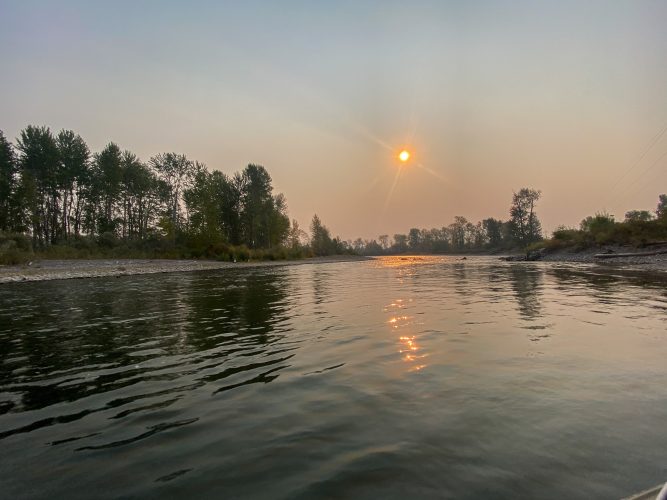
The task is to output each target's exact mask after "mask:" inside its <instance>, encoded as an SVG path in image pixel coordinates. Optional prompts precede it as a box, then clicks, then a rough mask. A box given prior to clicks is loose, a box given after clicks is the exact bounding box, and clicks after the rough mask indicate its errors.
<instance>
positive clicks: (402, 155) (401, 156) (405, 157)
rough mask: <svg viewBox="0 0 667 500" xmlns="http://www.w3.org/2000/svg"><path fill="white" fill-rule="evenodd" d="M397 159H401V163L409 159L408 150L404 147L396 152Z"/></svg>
mask: <svg viewBox="0 0 667 500" xmlns="http://www.w3.org/2000/svg"><path fill="white" fill-rule="evenodd" d="M398 159H399V160H401V161H402V162H403V163H405V162H406V161H408V160H409V159H410V153H408V152H407V151H406V150H405V149H404V150H403V151H401V152H400V153H399V154H398Z"/></svg>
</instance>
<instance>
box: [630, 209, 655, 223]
mask: <svg viewBox="0 0 667 500" xmlns="http://www.w3.org/2000/svg"><path fill="white" fill-rule="evenodd" d="M650 220H653V214H652V213H651V212H649V211H648V210H630V211H629V212H626V213H625V222H648V221H650Z"/></svg>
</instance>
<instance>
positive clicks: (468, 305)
mask: <svg viewBox="0 0 667 500" xmlns="http://www.w3.org/2000/svg"><path fill="white" fill-rule="evenodd" d="M591 269H592V268H590V267H588V266H576V265H572V266H552V267H549V266H531V265H527V264H521V263H517V264H516V265H513V264H512V263H504V262H497V261H496V260H494V259H491V258H483V257H480V258H475V257H469V258H468V259H467V260H466V261H461V260H459V259H458V258H456V257H432V256H416V257H409V256H401V257H395V258H393V257H392V258H383V259H378V260H373V261H365V262H357V263H342V264H315V265H310V266H293V267H272V268H265V269H262V268H252V269H227V270H224V271H213V272H199V273H180V274H166V275H150V276H148V275H147V276H129V277H121V278H114V279H106V278H101V279H94V280H67V281H60V282H58V281H52V282H45V283H21V284H9V285H3V287H0V319H1V320H0V442H1V443H2V446H3V452H4V456H6V457H11V460H7V461H3V462H2V464H1V465H0V474H2V476H3V477H5V478H9V480H8V482H7V484H6V485H5V491H4V492H5V494H6V495H8V496H12V497H31V496H33V497H39V496H41V494H42V493H43V492H46V491H49V492H51V493H53V494H54V495H55V496H59V497H76V496H81V492H89V491H104V492H108V496H109V497H122V496H146V495H149V494H151V495H158V494H159V495H162V496H186V495H192V496H197V497H201V496H210V495H215V496H226V497H267V498H268V497H270V498H280V497H283V498H286V497H289V498H294V497H297V498H298V497H303V498H310V497H314V496H340V497H346V496H349V497H365V496H366V497H373V498H376V497H378V496H383V497H403V496H405V495H407V494H411V495H415V494H416V495H418V496H424V497H430V496H433V497H436V496H444V497H447V496H450V497H458V496H469V497H471V498H473V497H478V496H484V495H488V494H489V492H492V494H493V496H494V498H515V497H519V496H523V497H536V496H539V497H543V498H593V497H599V498H606V497H609V496H612V497H613V496H616V497H621V496H623V495H626V494H630V493H632V492H633V491H638V490H641V489H642V488H644V487H645V486H647V485H650V484H653V483H656V482H658V481H659V480H661V479H663V478H662V477H661V474H662V473H663V471H662V470H660V468H659V464H660V463H662V462H661V460H662V455H663V450H664V449H665V447H667V437H665V436H664V435H663V433H662V432H660V429H661V427H662V423H663V422H664V421H665V419H666V418H667V387H666V386H665V384H664V377H665V375H666V373H665V368H664V359H665V355H667V329H665V324H666V321H667V293H665V289H666V288H665V286H664V285H665V282H664V281H661V280H660V279H658V278H655V277H650V276H644V277H642V276H637V275H623V274H613V275H605V274H601V273H598V272H592V271H591ZM54 297H57V299H58V300H54ZM638 450H641V451H638ZM575 483H576V485H577V487H576V488H572V487H571V485H572V484H575ZM36 484H37V485H39V489H35V488H34V485H36ZM93 488H94V490H93Z"/></svg>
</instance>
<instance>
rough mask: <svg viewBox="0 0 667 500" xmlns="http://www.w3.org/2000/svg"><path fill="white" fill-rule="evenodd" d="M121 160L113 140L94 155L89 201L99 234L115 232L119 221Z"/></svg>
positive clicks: (120, 154)
mask: <svg viewBox="0 0 667 500" xmlns="http://www.w3.org/2000/svg"><path fill="white" fill-rule="evenodd" d="M122 162H123V157H122V153H121V151H120V148H119V147H118V145H117V144H115V143H113V142H110V143H109V144H107V145H106V147H105V148H104V149H103V150H102V151H100V152H99V153H97V154H96V155H95V160H94V169H93V178H92V193H91V194H92V196H91V197H90V199H89V202H90V203H91V204H92V206H91V210H92V215H93V222H94V227H96V229H97V232H98V233H99V234H102V233H106V232H112V233H113V232H115V231H116V229H117V226H118V223H119V222H120V220H119V218H117V217H116V215H117V204H118V202H119V201H120V194H121V188H122V182H123V167H122Z"/></svg>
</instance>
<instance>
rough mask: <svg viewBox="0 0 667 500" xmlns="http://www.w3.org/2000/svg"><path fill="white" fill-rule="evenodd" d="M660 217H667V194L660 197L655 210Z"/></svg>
mask: <svg viewBox="0 0 667 500" xmlns="http://www.w3.org/2000/svg"><path fill="white" fill-rule="evenodd" d="M655 215H656V216H657V217H658V219H667V194H661V195H660V196H659V197H658V207H657V208H656V210H655Z"/></svg>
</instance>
